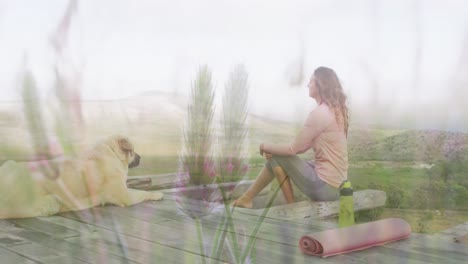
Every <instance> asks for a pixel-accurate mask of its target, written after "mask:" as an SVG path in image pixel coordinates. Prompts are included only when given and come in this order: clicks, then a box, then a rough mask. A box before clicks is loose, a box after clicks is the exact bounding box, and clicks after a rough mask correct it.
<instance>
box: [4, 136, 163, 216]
mask: <svg viewBox="0 0 468 264" xmlns="http://www.w3.org/2000/svg"><path fill="white" fill-rule="evenodd" d="M49 162H50V163H47V162H44V161H42V162H24V163H23V162H21V163H19V162H18V163H17V162H14V161H8V162H6V163H5V164H3V165H2V166H1V167H0V219H4V218H25V217H36V216H48V215H53V214H56V213H59V212H63V211H71V210H82V209H86V208H90V207H94V206H97V205H104V204H115V205H119V206H129V205H133V204H137V203H140V202H143V201H146V200H161V199H163V194H162V193H160V192H146V191H140V190H133V189H129V188H127V185H126V181H127V173H128V168H131V167H135V166H137V165H138V164H139V162H140V156H139V155H138V154H136V153H135V151H134V146H133V144H132V143H131V142H130V140H129V139H128V138H126V137H123V136H112V137H110V138H108V139H106V140H104V141H103V142H101V143H99V144H97V145H96V146H95V147H94V148H93V149H91V150H90V151H88V152H86V153H84V154H83V155H81V156H80V157H79V158H76V159H62V160H60V159H57V160H52V161H49ZM41 168H42V169H41ZM44 168H46V169H48V170H49V171H53V170H51V168H56V169H55V171H56V173H55V174H54V175H56V176H57V178H56V179H50V178H48V177H44V173H43V172H44Z"/></svg>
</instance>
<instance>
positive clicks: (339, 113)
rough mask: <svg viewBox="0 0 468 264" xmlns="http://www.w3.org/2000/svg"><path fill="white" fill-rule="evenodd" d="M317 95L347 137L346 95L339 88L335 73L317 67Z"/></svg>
mask: <svg viewBox="0 0 468 264" xmlns="http://www.w3.org/2000/svg"><path fill="white" fill-rule="evenodd" d="M314 76H315V81H316V85H317V89H318V93H319V95H320V97H321V98H322V100H323V102H324V103H326V104H327V105H328V106H329V107H331V108H332V109H333V111H334V112H335V118H336V122H337V123H338V125H342V126H343V130H344V132H345V134H346V136H347V135H348V119H349V115H348V107H347V106H346V98H347V97H346V95H345V93H344V91H343V88H342V87H341V83H340V80H339V79H338V76H337V75H336V73H335V71H334V70H332V69H330V68H327V67H323V66H322V67H318V68H317V69H315V71H314Z"/></svg>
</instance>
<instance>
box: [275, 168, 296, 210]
mask: <svg viewBox="0 0 468 264" xmlns="http://www.w3.org/2000/svg"><path fill="white" fill-rule="evenodd" d="M273 172H274V173H275V175H276V180H277V181H278V184H279V185H280V186H281V191H282V192H283V195H284V198H285V199H286V203H288V204H290V203H294V192H293V188H292V184H291V180H290V179H289V177H288V175H286V173H285V172H284V170H283V168H281V167H280V166H276V167H274V168H273Z"/></svg>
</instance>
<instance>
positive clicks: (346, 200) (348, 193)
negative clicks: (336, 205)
mask: <svg viewBox="0 0 468 264" xmlns="http://www.w3.org/2000/svg"><path fill="white" fill-rule="evenodd" d="M351 225H354V199H353V188H351V182H350V181H348V180H346V181H343V182H342V183H341V185H340V214H339V216H338V226H339V227H346V226H351Z"/></svg>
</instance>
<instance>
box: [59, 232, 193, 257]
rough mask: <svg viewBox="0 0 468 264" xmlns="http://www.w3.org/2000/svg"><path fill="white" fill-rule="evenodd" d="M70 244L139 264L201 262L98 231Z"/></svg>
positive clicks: (151, 244) (140, 240) (144, 241)
mask: <svg viewBox="0 0 468 264" xmlns="http://www.w3.org/2000/svg"><path fill="white" fill-rule="evenodd" d="M66 240H67V241H68V242H70V243H73V244H77V245H85V246H86V247H93V248H99V249H100V250H103V251H105V252H107V253H108V254H112V255H116V256H122V257H125V258H126V259H128V260H131V261H135V262H138V263H193V262H196V261H195V260H197V261H198V260H200V258H201V257H200V256H199V255H197V254H191V253H188V252H186V251H182V250H177V249H175V248H171V247H167V246H164V245H161V244H158V243H154V242H151V241H147V240H143V239H139V238H136V237H132V236H128V235H123V234H116V233H112V234H109V232H105V231H101V230H100V231H98V232H97V234H96V235H94V236H92V235H84V236H80V237H72V238H67V239H66Z"/></svg>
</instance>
